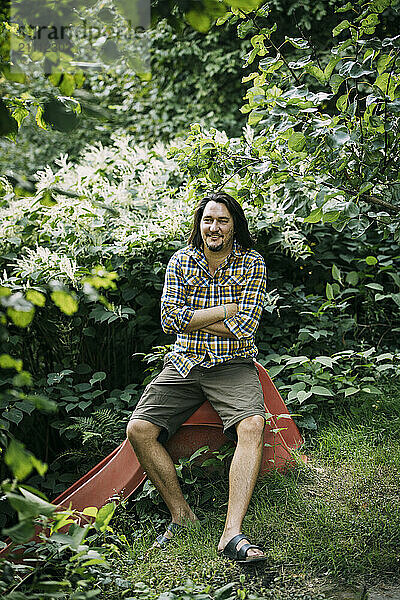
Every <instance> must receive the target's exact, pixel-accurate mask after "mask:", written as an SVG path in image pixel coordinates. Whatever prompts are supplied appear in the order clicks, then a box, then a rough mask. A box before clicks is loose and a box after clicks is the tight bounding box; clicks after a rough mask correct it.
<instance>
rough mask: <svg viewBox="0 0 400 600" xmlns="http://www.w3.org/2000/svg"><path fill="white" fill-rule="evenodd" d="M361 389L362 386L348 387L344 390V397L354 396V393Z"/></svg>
mask: <svg viewBox="0 0 400 600" xmlns="http://www.w3.org/2000/svg"><path fill="white" fill-rule="evenodd" d="M359 391H360V388H356V387H348V388H346V389H345V390H344V397H345V398H347V396H352V395H353V394H356V393H357V392H359Z"/></svg>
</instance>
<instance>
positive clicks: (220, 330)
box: [201, 321, 237, 340]
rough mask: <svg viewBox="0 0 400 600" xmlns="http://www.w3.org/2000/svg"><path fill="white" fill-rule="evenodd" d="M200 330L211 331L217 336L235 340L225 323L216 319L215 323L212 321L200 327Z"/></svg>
mask: <svg viewBox="0 0 400 600" xmlns="http://www.w3.org/2000/svg"><path fill="white" fill-rule="evenodd" d="M201 331H205V332H206V333H211V334H212V335H217V336H219V337H224V338H230V339H232V340H237V337H236V336H235V335H233V333H231V332H230V331H229V329H228V328H227V327H226V325H224V322H223V321H217V323H213V324H212V325H208V326H207V327H202V328H201Z"/></svg>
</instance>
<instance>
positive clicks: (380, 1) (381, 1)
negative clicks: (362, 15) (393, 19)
mask: <svg viewBox="0 0 400 600" xmlns="http://www.w3.org/2000/svg"><path fill="white" fill-rule="evenodd" d="M390 4H391V0H372V2H371V4H370V7H369V8H370V10H373V11H374V12H377V13H381V12H383V11H384V10H385V9H386V8H389V6H390Z"/></svg>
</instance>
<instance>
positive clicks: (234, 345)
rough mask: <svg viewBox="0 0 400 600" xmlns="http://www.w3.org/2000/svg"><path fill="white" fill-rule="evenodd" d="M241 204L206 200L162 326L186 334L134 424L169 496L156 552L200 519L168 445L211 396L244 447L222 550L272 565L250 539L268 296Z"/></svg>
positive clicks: (217, 197) (143, 458) (168, 293)
mask: <svg viewBox="0 0 400 600" xmlns="http://www.w3.org/2000/svg"><path fill="white" fill-rule="evenodd" d="M251 246H252V239H251V236H250V233H249V230H248V224H247V220H246V217H245V215H244V213H243V210H242V208H241V206H240V204H239V203H238V202H237V201H236V200H235V199H234V198H232V197H231V196H229V195H228V194H226V193H224V192H217V193H214V194H211V195H208V196H206V197H205V198H203V199H202V200H201V201H200V203H199V204H198V206H197V208H196V211H195V215H194V222H193V229H192V232H191V235H190V238H189V246H187V247H185V248H183V249H182V250H178V252H176V253H175V254H174V255H173V256H172V257H171V259H170V261H169V264H168V267H167V271H166V276H165V285H164V290H163V294H162V299H161V323H162V327H163V330H164V331H165V332H166V333H176V334H177V340H176V343H175V345H174V346H173V350H172V352H171V353H169V354H168V355H167V356H166V360H165V362H164V369H163V371H162V372H161V373H160V374H159V375H158V376H157V377H156V378H155V379H154V380H153V381H152V382H151V383H150V384H149V385H148V386H147V388H146V389H145V392H144V394H143V396H142V398H141V400H140V401H139V403H138V405H137V407H136V409H135V411H134V413H133V415H132V417H131V420H130V422H129V424H128V428H127V435H128V438H129V440H130V442H131V444H132V445H133V448H134V450H135V452H136V455H137V457H138V459H139V461H140V463H141V464H142V467H143V469H145V471H146V472H147V475H148V477H149V478H150V479H151V481H152V482H153V483H154V485H155V486H156V487H157V489H158V490H159V492H160V494H161V496H162V497H163V499H164V501H165V503H166V505H167V507H168V509H169V511H170V512H171V517H172V522H171V524H170V525H169V527H168V528H167V531H166V532H165V533H164V535H161V536H159V537H158V538H157V542H156V547H164V546H165V545H166V544H167V543H168V542H169V541H170V539H171V538H172V537H173V535H174V533H177V532H179V530H181V529H182V527H183V526H185V523H186V525H187V523H188V522H190V521H193V522H194V521H196V520H197V518H196V515H195V514H194V513H193V511H192V510H191V508H190V507H189V505H188V504H187V502H186V500H185V498H184V497H183V494H182V491H181V488H180V486H179V483H178V479H177V476H176V471H175V467H174V464H173V462H172V460H171V457H170V456H169V454H168V453H167V451H166V449H165V448H164V446H163V441H165V440H166V439H168V438H169V437H171V436H172V435H173V433H174V432H175V431H176V430H177V429H178V428H179V426H180V425H181V424H182V423H184V422H185V421H186V420H187V419H188V418H189V416H190V415H191V414H192V413H193V412H194V411H195V410H196V409H197V408H198V407H199V406H200V405H201V404H202V403H203V402H204V400H205V399H208V400H209V401H210V403H211V404H212V405H213V407H214V408H215V410H216V411H217V412H218V414H219V415H220V417H221V419H222V421H223V424H224V432H225V434H226V435H227V436H228V437H231V438H233V439H235V440H236V441H237V445H236V449H235V453H234V456H233V459H232V464H231V468H230V473H229V503H228V511H227V516H226V522H225V528H224V531H223V533H222V535H221V538H220V541H219V544H218V551H219V552H220V553H223V554H224V555H225V556H228V557H229V558H232V559H234V560H237V561H239V562H254V561H260V560H265V555H264V553H263V551H262V550H261V548H259V547H257V546H254V545H251V544H249V542H248V540H247V538H246V536H245V535H244V534H242V533H241V528H242V522H243V519H244V516H245V514H246V511H247V508H248V505H249V502H250V499H251V495H252V493H253V489H254V485H255V482H256V479H257V476H258V472H259V469H260V462H261V456H262V449H263V430H264V425H265V409H264V400H263V393H262V388H261V385H260V382H259V379H258V374H257V369H256V367H255V365H254V361H253V357H255V356H256V355H257V348H256V346H255V344H254V335H255V332H256V329H257V327H258V323H259V320H260V316H261V312H262V306H263V302H264V297H265V293H266V269H265V264H264V260H263V258H262V256H261V255H260V254H258V253H257V252H255V251H254V250H252V249H251Z"/></svg>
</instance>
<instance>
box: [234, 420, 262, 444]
mask: <svg viewBox="0 0 400 600" xmlns="http://www.w3.org/2000/svg"><path fill="white" fill-rule="evenodd" d="M264 427H265V419H264V417H262V416H261V415H253V416H251V417H246V418H245V419H243V420H242V421H240V422H239V423H238V425H237V428H236V431H237V434H238V438H239V439H240V438H241V437H242V438H246V439H249V438H253V439H259V438H261V437H262V435H263V433H264Z"/></svg>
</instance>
